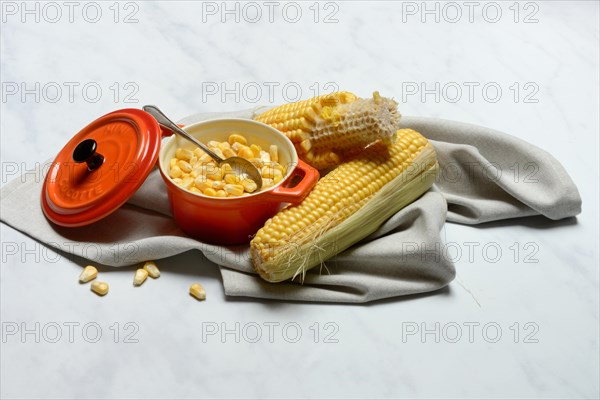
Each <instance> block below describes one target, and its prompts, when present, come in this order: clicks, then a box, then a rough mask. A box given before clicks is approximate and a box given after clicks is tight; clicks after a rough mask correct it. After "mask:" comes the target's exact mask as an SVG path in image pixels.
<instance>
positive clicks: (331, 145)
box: [255, 92, 400, 169]
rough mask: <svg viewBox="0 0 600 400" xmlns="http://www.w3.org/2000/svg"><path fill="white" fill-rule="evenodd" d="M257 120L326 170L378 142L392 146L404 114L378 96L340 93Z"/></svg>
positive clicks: (289, 106)
mask: <svg viewBox="0 0 600 400" xmlns="http://www.w3.org/2000/svg"><path fill="white" fill-rule="evenodd" d="M255 119H256V120H257V121H259V122H263V123H265V124H267V125H271V126H273V127H274V128H276V129H278V130H280V131H281V132H283V133H285V134H286V136H287V137H288V138H289V139H290V140H291V141H292V143H294V146H295V147H296V150H297V151H298V155H299V156H300V158H301V159H302V160H304V161H306V162H307V163H309V164H310V165H312V166H313V167H315V168H317V169H324V168H330V167H333V166H336V165H338V164H339V163H340V162H341V160H342V158H348V157H349V156H354V155H356V154H358V153H360V152H361V151H362V150H364V148H365V147H367V146H368V145H370V144H373V143H375V142H377V141H381V142H383V143H385V144H387V145H389V144H391V143H392V142H393V141H394V135H395V133H396V130H397V129H398V124H399V122H400V114H399V113H398V104H397V103H396V102H395V101H393V100H391V99H386V98H384V97H381V96H380V95H379V93H378V92H375V93H373V98H371V99H359V98H358V97H356V95H354V94H352V93H350V92H336V93H332V94H328V95H322V96H317V97H313V98H312V99H308V100H303V101H299V102H296V103H290V104H285V105H282V106H279V107H275V108H273V109H271V110H268V111H265V112H264V113H262V114H260V115H258V116H257V117H256V118H255Z"/></svg>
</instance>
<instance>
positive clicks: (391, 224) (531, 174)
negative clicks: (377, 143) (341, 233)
mask: <svg viewBox="0 0 600 400" xmlns="http://www.w3.org/2000/svg"><path fill="white" fill-rule="evenodd" d="M255 112H256V109H253V110H246V111H239V112H233V113H210V114H208V113H207V114H197V115H193V116H190V117H187V118H184V119H183V120H181V121H180V123H183V124H186V125H187V124H190V123H194V122H198V121H202V120H206V119H212V118H231V117H233V118H252V117H253V115H254V113H255ZM402 127H405V128H412V129H414V130H416V131H419V132H420V133H422V134H423V135H424V136H425V137H427V138H428V139H429V140H430V141H431V142H432V144H433V145H434V147H435V149H436V152H437V155H438V160H439V163H440V173H439V175H438V178H437V180H436V184H435V185H434V187H433V188H431V190H429V191H428V192H427V193H425V194H424V195H423V196H421V197H420V198H419V199H417V200H416V201H415V202H413V203H412V204H410V205H408V206H407V207H405V208H404V209H402V210H401V211H399V212H398V213H396V214H395V215H394V216H392V217H391V218H390V219H388V220H387V221H386V222H385V223H384V224H383V225H382V226H381V227H380V228H379V229H378V230H377V231H376V232H374V233H373V234H371V235H370V236H369V237H367V238H365V239H364V240H362V241H361V242H359V243H357V244H355V245H354V246H352V247H351V248H349V249H348V250H346V251H344V252H342V253H340V254H339V255H337V256H336V257H334V258H333V259H331V260H329V261H328V262H326V263H325V265H323V266H322V267H321V268H319V267H317V268H314V269H312V270H310V271H308V272H307V274H306V277H305V279H304V282H303V283H302V284H301V283H299V282H295V281H294V282H291V281H288V282H282V283H269V282H266V281H264V280H262V279H261V278H260V277H259V276H258V275H257V274H255V273H254V270H253V267H252V263H251V260H250V257H249V247H248V246H247V245H244V246H215V245H210V244H206V243H202V242H199V241H197V240H194V239H191V238H189V237H187V236H186V235H185V234H184V233H183V232H182V231H181V230H180V229H179V228H178V227H177V225H176V224H175V222H174V221H173V219H172V218H171V211H170V205H169V201H168V198H167V193H166V190H165V188H164V186H163V185H164V183H163V181H162V178H161V176H160V173H159V172H158V170H157V169H156V168H155V169H154V170H153V171H152V172H151V173H150V175H149V176H148V178H147V179H146V181H145V182H144V184H143V185H142V187H141V188H140V189H139V190H138V191H137V192H136V194H135V195H134V196H133V197H131V199H130V200H129V201H128V202H127V203H126V204H125V205H124V206H122V207H121V208H120V209H118V210H117V211H115V212H114V213H112V214H111V215H110V216H108V217H106V218H104V219H103V220H101V221H98V222H96V223H94V224H92V225H90V226H87V227H81V228H63V227H58V226H56V225H53V224H51V223H50V222H48V220H47V219H46V218H45V217H44V215H43V213H42V210H41V207H40V195H41V190H42V189H41V188H42V179H40V176H39V175H38V176H37V177H36V176H34V175H33V174H28V175H26V176H22V177H19V178H16V179H14V180H12V181H11V182H9V183H8V184H6V185H5V186H4V187H2V190H1V215H0V220H1V221H2V222H3V223H5V224H7V225H10V226H12V227H13V228H15V229H17V230H19V231H21V232H23V233H25V234H27V235H29V236H31V237H32V238H34V239H36V240H38V241H40V242H42V243H44V244H46V245H47V246H50V247H53V248H56V249H58V250H61V251H67V252H68V253H71V254H74V255H77V256H80V257H83V258H86V259H89V260H91V261H93V262H96V263H99V264H103V265H108V266H114V267H121V266H127V265H132V264H136V263H139V262H143V261H146V260H158V259H161V258H165V257H170V256H173V255H176V254H180V253H183V252H186V251H189V250H192V249H197V250H199V251H201V252H202V253H203V254H204V256H205V257H206V258H207V259H208V260H210V261H211V262H213V263H214V264H216V266H218V267H219V268H220V271H221V276H222V278H223V286H224V290H225V294H226V295H228V296H245V297H253V298H268V299H280V300H295V301H316V302H347V303H362V302H369V301H373V300H378V299H384V298H390V297H396V296H403V295H410V294H417V293H425V292H431V291H435V290H437V289H440V288H443V287H445V286H446V285H448V283H449V282H451V281H452V280H453V279H454V277H455V273H456V271H455V266H454V264H453V263H452V262H451V261H450V260H448V259H447V258H446V257H445V254H444V252H443V242H442V239H441V237H440V230H441V229H442V227H443V225H444V223H445V222H446V221H449V222H457V223H462V224H471V225H475V224H479V223H483V222H488V221H495V220H501V219H509V218H518V217H526V216H531V215H543V216H545V217H547V218H550V219H553V220H558V219H562V218H568V217H572V216H575V215H577V214H579V213H580V212H581V198H580V196H579V192H578V190H577V188H576V186H575V185H574V183H573V181H572V180H571V178H570V177H569V175H568V174H567V172H566V171H565V170H564V168H563V167H562V165H561V164H560V163H559V162H558V161H557V160H556V159H555V158H554V157H552V156H551V155H550V154H548V153H547V152H545V151H543V150H541V149H539V148H537V147H535V146H533V145H531V144H529V143H527V142H525V141H523V140H520V139H518V138H516V137H513V136H510V135H507V134H505V133H502V132H498V131H495V130H492V129H488V128H484V127H480V126H475V125H470V124H465V123H460V122H454V121H447V120H441V119H434V118H424V117H404V118H403V119H402ZM66 139H68V138H65V141H66ZM67 243H68V244H69V245H67ZM73 243H77V244H78V245H77V246H75V245H73ZM193 267H194V266H190V268H193Z"/></svg>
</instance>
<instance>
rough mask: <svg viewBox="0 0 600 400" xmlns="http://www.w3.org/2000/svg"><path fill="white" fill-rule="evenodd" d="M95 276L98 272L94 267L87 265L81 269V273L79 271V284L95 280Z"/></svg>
mask: <svg viewBox="0 0 600 400" xmlns="http://www.w3.org/2000/svg"><path fill="white" fill-rule="evenodd" d="M97 276H98V270H97V269H96V267H93V266H91V265H88V266H87V267H85V268H84V269H83V271H81V275H79V282H81V283H86V282H89V281H91V280H93V279H96V277H97Z"/></svg>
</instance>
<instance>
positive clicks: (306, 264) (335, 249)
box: [250, 129, 438, 282]
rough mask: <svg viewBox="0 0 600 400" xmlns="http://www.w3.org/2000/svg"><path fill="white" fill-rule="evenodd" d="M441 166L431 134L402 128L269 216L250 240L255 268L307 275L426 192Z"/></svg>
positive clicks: (280, 275)
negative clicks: (295, 202) (385, 143)
mask: <svg viewBox="0 0 600 400" xmlns="http://www.w3.org/2000/svg"><path fill="white" fill-rule="evenodd" d="M437 167H438V164H437V160H436V154H435V150H434V149H433V146H431V144H430V143H429V142H428V141H427V139H425V138H424V137H423V136H421V135H420V134H419V133H418V132H415V131H413V130H411V129H401V130H399V131H398V132H397V139H396V141H395V142H394V143H393V144H392V145H391V146H390V147H389V148H386V147H385V146H371V147H369V148H368V149H367V150H365V151H364V152H363V154H362V155H361V156H360V157H358V158H355V159H353V160H352V161H349V162H345V163H343V164H341V165H340V166H338V167H337V168H335V169H334V170H332V171H331V172H330V173H329V174H327V175H326V176H324V177H323V178H322V179H321V180H320V181H319V182H318V183H317V185H316V186H315V188H314V189H313V190H312V192H311V193H310V194H309V195H308V196H307V197H306V199H305V200H304V201H303V202H302V203H301V204H299V205H296V206H288V207H287V208H285V209H283V210H281V211H280V212H279V213H278V214H276V215H275V216H274V217H273V218H271V219H269V220H268V221H267V222H266V223H265V225H264V227H263V228H261V229H260V230H259V231H258V232H257V234H256V236H255V237H254V239H252V241H251V242H250V249H251V255H252V262H253V264H254V268H255V269H256V271H257V272H258V273H259V274H260V276H261V277H262V278H264V279H265V280H267V281H270V282H280V281H283V280H286V279H289V278H295V277H296V276H297V275H301V276H302V278H304V274H305V272H306V271H307V270H308V269H310V268H313V267H315V266H317V265H320V264H322V263H323V262H324V261H325V260H327V259H329V258H331V257H333V256H334V255H336V254H338V253H339V252H341V251H343V250H345V249H347V248H348V247H350V246H351V245H353V244H354V243H356V242H358V241H360V240H361V239H363V238H365V237H366V236H368V235H370V234H371V233H373V232H374V231H375V230H377V228H378V227H379V226H380V225H381V224H382V223H383V222H384V221H385V220H386V219H388V218H389V217H391V216H392V215H393V214H395V213H396V212H398V211H399V210H400V209H402V208H403V207H404V206H406V205H407V204H409V203H411V202H412V201H414V200H415V199H416V198H418V197H419V196H421V195H422V194H423V193H424V192H426V191H427V190H428V189H429V188H430V187H431V185H432V184H433V181H434V179H435V173H436V171H437Z"/></svg>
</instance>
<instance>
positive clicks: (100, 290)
mask: <svg viewBox="0 0 600 400" xmlns="http://www.w3.org/2000/svg"><path fill="white" fill-rule="evenodd" d="M91 289H92V292H94V293H96V294H97V295H98V296H104V295H105V294H106V293H108V283H106V282H100V281H94V282H92V287H91Z"/></svg>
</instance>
